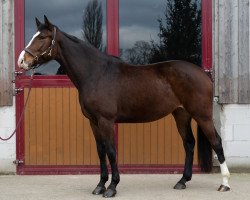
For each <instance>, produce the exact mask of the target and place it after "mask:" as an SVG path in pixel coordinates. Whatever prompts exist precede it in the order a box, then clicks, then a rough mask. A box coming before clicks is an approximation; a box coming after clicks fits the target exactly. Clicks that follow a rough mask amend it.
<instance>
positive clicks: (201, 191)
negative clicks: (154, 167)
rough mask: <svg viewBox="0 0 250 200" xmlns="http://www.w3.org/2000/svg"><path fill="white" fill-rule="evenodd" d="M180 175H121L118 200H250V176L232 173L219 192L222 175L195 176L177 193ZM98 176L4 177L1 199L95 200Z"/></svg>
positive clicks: (1, 179)
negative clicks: (225, 188)
mask: <svg viewBox="0 0 250 200" xmlns="http://www.w3.org/2000/svg"><path fill="white" fill-rule="evenodd" d="M179 178H180V175H169V174H167V175H165V174H164V175H121V182H120V184H119V186H118V188H117V189H118V194H117V196H116V197H115V199H116V200H119V199H127V200H133V199H135V200H139V199H142V200H147V199H149V200H156V199H159V200H163V199H164V200H165V199H170V200H172V199H174V200H180V199H187V200H188V199H190V200H195V199H199V200H211V199H212V200H216V199H219V200H221V199H222V200H223V199H226V200H236V199H237V200H249V199H250V174H232V176H231V179H230V184H231V188H232V189H231V191H229V192H226V193H220V192H217V191H216V189H217V187H218V186H219V185H220V183H221V176H220V174H208V175H194V176H193V180H192V181H191V182H190V183H189V184H188V185H187V189H186V190H183V191H176V190H174V189H172V187H173V185H174V184H175V183H176V181H177V180H178V179H179ZM98 180H99V176H97V175H77V176H76V175H73V176H72V175H70V176H62V175H61V176H0V200H59V199H60V200H78V199H83V200H91V199H103V198H102V197H101V196H93V195H92V194H91V192H92V190H93V189H94V187H95V186H96V184H97V182H98Z"/></svg>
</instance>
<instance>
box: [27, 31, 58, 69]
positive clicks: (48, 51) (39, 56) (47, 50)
mask: <svg viewBox="0 0 250 200" xmlns="http://www.w3.org/2000/svg"><path fill="white" fill-rule="evenodd" d="M55 39H56V27H54V32H53V39H52V41H51V45H50V46H49V47H48V48H47V49H46V50H45V51H44V52H42V53H41V54H40V55H35V54H34V53H33V52H32V51H31V50H29V49H28V48H24V51H25V52H27V53H28V54H30V55H31V56H32V57H33V58H34V60H35V61H38V60H39V59H40V58H41V57H42V56H43V55H45V54H48V56H51V54H52V49H53V46H54V45H55V43H56V40H55ZM34 68H36V66H34V67H33V69H34Z"/></svg>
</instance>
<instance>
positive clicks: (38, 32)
mask: <svg viewBox="0 0 250 200" xmlns="http://www.w3.org/2000/svg"><path fill="white" fill-rule="evenodd" d="M40 33H41V32H40V31H37V32H36V34H35V35H33V37H32V39H31V40H30V42H29V44H28V45H27V46H26V48H28V47H29V46H30V45H31V43H32V42H33V40H34V39H35V38H36V37H37V36H38V35H39V34H40Z"/></svg>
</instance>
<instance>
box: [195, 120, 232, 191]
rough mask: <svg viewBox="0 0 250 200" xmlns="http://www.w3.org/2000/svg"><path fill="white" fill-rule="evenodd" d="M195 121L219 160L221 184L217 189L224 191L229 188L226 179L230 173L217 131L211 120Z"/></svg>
mask: <svg viewBox="0 0 250 200" xmlns="http://www.w3.org/2000/svg"><path fill="white" fill-rule="evenodd" d="M197 123H198V124H199V126H200V127H201V129H202V130H203V132H204V134H205V136H206V137H207V138H208V140H209V142H210V144H211V146H212V148H213V150H214V151H215V153H216V154H217V156H218V160H219V162H220V169H221V174H222V185H221V186H220V187H219V189H218V191H221V192H224V191H228V190H230V186H229V184H228V180H229V178H230V173H229V170H228V168H227V164H226V161H225V156H224V151H223V147H222V142H221V137H220V136H219V134H218V133H217V131H216V129H215V127H214V124H213V120H212V119H210V120H197Z"/></svg>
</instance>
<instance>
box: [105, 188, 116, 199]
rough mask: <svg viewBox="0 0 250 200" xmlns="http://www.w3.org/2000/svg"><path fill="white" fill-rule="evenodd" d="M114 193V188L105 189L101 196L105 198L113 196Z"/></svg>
mask: <svg viewBox="0 0 250 200" xmlns="http://www.w3.org/2000/svg"><path fill="white" fill-rule="evenodd" d="M115 195H116V189H107V190H106V191H105V192H104V193H103V197H105V198H111V197H114V196H115Z"/></svg>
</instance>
